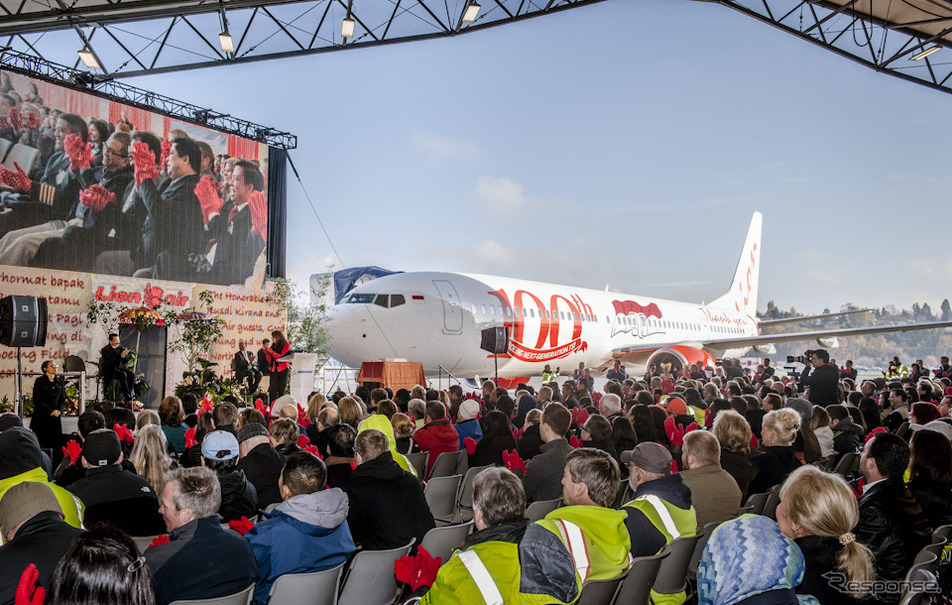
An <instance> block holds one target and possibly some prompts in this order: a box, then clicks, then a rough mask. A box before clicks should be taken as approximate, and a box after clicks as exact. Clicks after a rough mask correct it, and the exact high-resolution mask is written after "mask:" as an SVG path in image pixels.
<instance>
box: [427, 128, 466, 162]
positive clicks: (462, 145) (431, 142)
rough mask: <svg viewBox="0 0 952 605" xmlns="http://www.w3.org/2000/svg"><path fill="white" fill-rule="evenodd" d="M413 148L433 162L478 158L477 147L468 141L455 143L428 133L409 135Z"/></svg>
mask: <svg viewBox="0 0 952 605" xmlns="http://www.w3.org/2000/svg"><path fill="white" fill-rule="evenodd" d="M411 141H412V143H413V147H414V148H415V149H416V150H417V151H421V152H423V153H425V154H426V155H428V156H430V159H433V160H472V159H475V158H477V157H479V154H480V151H479V147H477V146H476V144H475V143H472V142H470V141H455V140H453V139H447V138H444V137H441V136H437V135H435V134H433V133H430V132H414V133H412V134H411Z"/></svg>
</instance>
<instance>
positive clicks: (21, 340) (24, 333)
mask: <svg viewBox="0 0 952 605" xmlns="http://www.w3.org/2000/svg"><path fill="white" fill-rule="evenodd" d="M47 318H48V314H47V311H46V299H45V298H37V297H35V296H6V297H4V298H0V344H3V345H6V346H8V347H42V346H44V345H45V344H46V320H47Z"/></svg>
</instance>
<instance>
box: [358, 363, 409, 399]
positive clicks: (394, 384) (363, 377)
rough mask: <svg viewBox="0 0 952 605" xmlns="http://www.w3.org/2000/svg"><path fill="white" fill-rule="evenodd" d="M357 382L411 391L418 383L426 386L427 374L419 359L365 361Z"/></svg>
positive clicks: (394, 389)
mask: <svg viewBox="0 0 952 605" xmlns="http://www.w3.org/2000/svg"><path fill="white" fill-rule="evenodd" d="M357 383H358V384H360V385H362V386H366V387H367V388H369V389H375V388H384V387H386V388H388V389H390V390H392V391H394V392H396V391H398V390H400V389H406V390H408V391H409V390H410V389H412V388H413V387H415V386H416V385H418V384H419V385H423V386H426V375H425V374H424V373H423V364H422V363H420V362H419V361H365V362H363V363H362V364H360V373H359V374H358V375H357Z"/></svg>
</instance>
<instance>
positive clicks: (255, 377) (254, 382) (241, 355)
mask: <svg viewBox="0 0 952 605" xmlns="http://www.w3.org/2000/svg"><path fill="white" fill-rule="evenodd" d="M232 369H233V370H234V371H235V380H236V381H238V384H241V383H242V382H243V381H244V380H245V378H247V379H248V384H249V387H250V390H251V392H252V393H255V392H257V390H258V383H259V382H261V371H260V370H258V362H257V361H256V360H255V358H254V357H253V356H252V355H251V351H247V350H245V341H243V340H239V341H238V352H237V353H235V357H234V360H233V362H232Z"/></svg>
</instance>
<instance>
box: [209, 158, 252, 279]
mask: <svg viewBox="0 0 952 605" xmlns="http://www.w3.org/2000/svg"><path fill="white" fill-rule="evenodd" d="M256 191H260V192H263V191H264V176H262V174H261V171H260V170H258V167H257V166H255V165H254V164H253V163H251V162H249V161H247V160H238V162H236V163H235V168H234V170H233V171H232V173H231V192H232V195H231V199H230V200H228V201H227V202H225V204H224V205H223V206H222V208H221V212H220V213H219V214H216V215H212V216H211V217H210V218H209V221H208V232H209V233H210V234H211V235H212V237H214V238H215V242H216V244H217V248H216V251H215V263H214V265H213V267H212V277H211V281H213V282H215V283H219V284H224V285H231V284H239V283H243V282H244V281H245V280H246V279H248V277H250V276H251V274H252V272H253V271H254V266H255V261H256V260H257V259H258V256H259V255H260V254H261V253H262V252H263V251H264V245H265V244H264V239H262V238H261V236H260V235H259V234H258V233H255V231H254V228H253V227H254V225H253V224H252V218H251V208H250V206H249V204H248V201H249V200H250V199H251V195H252V194H253V193H254V192H256Z"/></svg>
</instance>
